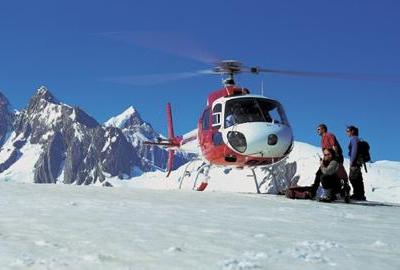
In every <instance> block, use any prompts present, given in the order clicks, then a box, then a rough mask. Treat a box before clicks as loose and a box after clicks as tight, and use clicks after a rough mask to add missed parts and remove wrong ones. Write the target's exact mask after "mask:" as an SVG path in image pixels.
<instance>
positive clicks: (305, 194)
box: [285, 186, 312, 200]
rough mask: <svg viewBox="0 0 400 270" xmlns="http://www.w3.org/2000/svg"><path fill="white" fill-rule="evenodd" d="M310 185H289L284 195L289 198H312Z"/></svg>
mask: <svg viewBox="0 0 400 270" xmlns="http://www.w3.org/2000/svg"><path fill="white" fill-rule="evenodd" d="M311 190H312V187H310V186H306V187H290V188H288V189H287V190H286V193H285V196H286V197H287V198H289V199H303V200H307V199H312V195H311Z"/></svg>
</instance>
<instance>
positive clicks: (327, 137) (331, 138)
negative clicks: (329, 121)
mask: <svg viewBox="0 0 400 270" xmlns="http://www.w3.org/2000/svg"><path fill="white" fill-rule="evenodd" d="M317 133H318V135H320V136H321V148H322V150H324V149H333V150H335V153H336V160H337V161H338V162H339V163H340V164H343V160H344V158H343V151H342V147H340V144H339V142H338V140H337V139H336V137H335V135H334V134H332V133H330V132H328V127H327V126H326V125H325V124H320V125H319V126H318V128H317Z"/></svg>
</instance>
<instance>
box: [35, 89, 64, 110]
mask: <svg viewBox="0 0 400 270" xmlns="http://www.w3.org/2000/svg"><path fill="white" fill-rule="evenodd" d="M48 103H51V104H56V105H58V104H59V102H58V100H57V99H56V98H55V97H54V96H53V94H52V93H51V92H50V91H49V90H48V89H47V87H46V86H41V87H39V89H38V90H37V91H36V93H35V94H34V95H33V96H32V98H31V99H30V101H29V106H28V113H29V114H31V113H34V112H40V111H42V110H43V109H44V108H45V107H46V106H47V104H48Z"/></svg>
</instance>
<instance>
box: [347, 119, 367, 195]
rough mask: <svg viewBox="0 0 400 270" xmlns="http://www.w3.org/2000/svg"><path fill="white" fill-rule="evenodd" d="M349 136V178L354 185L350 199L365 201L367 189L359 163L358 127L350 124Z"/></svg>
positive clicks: (348, 128)
mask: <svg viewBox="0 0 400 270" xmlns="http://www.w3.org/2000/svg"><path fill="white" fill-rule="evenodd" d="M346 133H347V136H349V138H350V143H349V156H350V173H349V179H350V183H351V185H352V186H353V195H351V196H350V199H353V200H359V201H365V200H366V197H365V190H364V181H363V177H362V172H361V165H360V164H358V162H357V159H358V143H359V141H360V139H359V138H358V128H357V127H355V126H349V127H347V129H346Z"/></svg>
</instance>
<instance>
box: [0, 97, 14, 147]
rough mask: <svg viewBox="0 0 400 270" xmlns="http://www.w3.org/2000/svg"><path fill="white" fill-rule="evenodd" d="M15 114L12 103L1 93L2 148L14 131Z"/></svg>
mask: <svg viewBox="0 0 400 270" xmlns="http://www.w3.org/2000/svg"><path fill="white" fill-rule="evenodd" d="M14 118H15V113H13V112H11V109H10V102H9V101H8V99H7V98H6V97H5V96H4V95H3V94H2V93H1V92H0V147H1V146H2V145H3V143H4V142H5V141H6V139H7V137H8V136H9V134H10V133H11V131H12V128H13V127H12V125H13V122H14Z"/></svg>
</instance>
